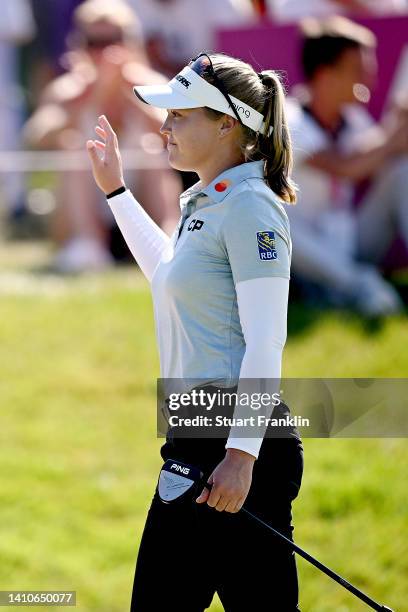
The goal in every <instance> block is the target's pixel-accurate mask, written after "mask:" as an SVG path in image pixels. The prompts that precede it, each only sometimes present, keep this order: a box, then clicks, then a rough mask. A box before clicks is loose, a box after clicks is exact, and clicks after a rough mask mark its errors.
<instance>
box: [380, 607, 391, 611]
mask: <svg viewBox="0 0 408 612" xmlns="http://www.w3.org/2000/svg"><path fill="white" fill-rule="evenodd" d="M380 610H385V612H394V610H391V608H387V606H381V608H380Z"/></svg>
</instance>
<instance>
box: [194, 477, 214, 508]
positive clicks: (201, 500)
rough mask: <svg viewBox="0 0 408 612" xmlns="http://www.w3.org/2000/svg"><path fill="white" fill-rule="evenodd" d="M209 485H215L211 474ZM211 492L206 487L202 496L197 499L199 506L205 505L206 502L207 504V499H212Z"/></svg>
mask: <svg viewBox="0 0 408 612" xmlns="http://www.w3.org/2000/svg"><path fill="white" fill-rule="evenodd" d="M207 484H208V485H212V484H213V475H212V474H211V476H209V478H208V480H207ZM210 488H211V487H210ZM210 492H211V491H210V489H208V488H207V487H204V488H203V490H202V491H201V493H200V495H199V496H198V497H197V499H196V502H197V503H198V504H203V503H204V502H206V501H207V499H208V498H209V497H210Z"/></svg>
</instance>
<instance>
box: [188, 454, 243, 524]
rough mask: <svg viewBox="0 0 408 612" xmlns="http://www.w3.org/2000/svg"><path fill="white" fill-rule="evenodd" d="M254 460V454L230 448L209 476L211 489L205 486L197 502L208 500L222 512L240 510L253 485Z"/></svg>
mask: <svg viewBox="0 0 408 612" xmlns="http://www.w3.org/2000/svg"><path fill="white" fill-rule="evenodd" d="M254 462H255V457H254V456H253V455H250V454H249V453H246V452H245V451H241V450H239V449H236V448H228V449H227V452H226V455H225V458H224V459H223V460H222V461H221V463H219V464H218V465H217V467H216V468H215V470H214V471H213V473H212V474H211V476H210V477H209V478H208V481H207V482H208V483H209V484H212V489H211V491H209V490H208V489H207V488H204V489H203V491H202V493H201V495H200V496H199V497H197V499H196V502H197V503H198V504H202V503H205V502H207V503H208V505H209V506H211V507H212V508H215V509H216V510H218V511H220V512H222V511H223V510H225V511H226V512H233V513H235V512H239V510H241V507H242V505H243V504H244V502H245V500H246V497H247V495H248V492H249V489H250V487H251V482H252V469H253V466H254Z"/></svg>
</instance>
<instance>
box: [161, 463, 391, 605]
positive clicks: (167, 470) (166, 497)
mask: <svg viewBox="0 0 408 612" xmlns="http://www.w3.org/2000/svg"><path fill="white" fill-rule="evenodd" d="M203 486H204V487H206V488H207V489H208V490H209V491H211V489H212V485H211V484H208V483H207V482H205V479H204V474H203V473H202V472H201V470H200V469H199V468H197V467H195V466H192V465H189V464H187V463H182V462H180V461H177V460H173V459H168V460H167V461H166V462H165V463H164V465H163V466H162V469H161V471H160V475H159V481H158V487H157V490H158V494H159V497H160V499H161V500H162V501H163V502H164V503H167V504H168V503H174V502H179V501H181V500H182V499H185V498H186V497H188V496H189V495H188V494H190V495H191V494H192V495H193V497H194V494H195V493H197V492H198V491H199V489H200V487H203ZM240 512H243V513H244V514H247V515H248V516H250V517H251V518H252V519H253V520H255V521H257V522H258V523H260V524H261V525H263V526H264V527H266V528H267V529H269V530H270V531H272V533H274V534H275V535H276V536H278V537H279V538H282V539H283V540H284V541H285V542H286V543H287V544H288V545H289V546H290V547H291V548H292V549H293V550H294V551H295V552H297V553H298V555H300V556H301V557H303V558H304V559H306V561H309V563H311V564H312V565H314V566H315V567H317V569H319V570H320V571H322V572H324V573H325V574H326V575H327V576H329V577H330V578H332V579H333V580H335V581H336V582H338V583H339V584H341V586H343V587H344V588H345V589H347V590H348V591H350V593H353V595H355V596H356V597H358V598H359V599H361V600H362V601H364V603H366V604H367V605H368V606H370V607H371V608H372V609H373V610H377V611H382V612H393V610H392V609H391V608H388V607H387V606H383V605H381V604H379V603H377V602H376V601H374V599H371V597H369V596H368V595H366V594H365V593H363V591H360V589H358V588H357V587H355V586H353V585H352V584H350V582H348V581H347V580H345V579H344V578H342V577H341V576H339V574H336V572H334V571H333V570H331V569H330V568H329V567H327V566H326V565H324V564H323V563H321V562H320V561H318V560H317V559H315V558H314V557H312V555H310V554H309V553H307V552H306V551H305V550H303V549H302V548H300V546H298V545H297V544H295V543H294V542H292V540H289V538H287V537H286V536H285V535H283V533H280V531H278V530H277V529H274V528H273V527H272V526H271V525H269V524H268V523H266V522H265V521H263V520H262V519H260V518H259V517H258V516H256V515H255V514H252V512H250V511H249V510H247V509H246V508H245V507H244V506H242V508H241V510H240Z"/></svg>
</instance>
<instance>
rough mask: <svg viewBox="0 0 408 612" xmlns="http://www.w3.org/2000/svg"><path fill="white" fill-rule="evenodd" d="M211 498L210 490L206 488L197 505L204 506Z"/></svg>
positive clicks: (198, 498)
mask: <svg viewBox="0 0 408 612" xmlns="http://www.w3.org/2000/svg"><path fill="white" fill-rule="evenodd" d="M209 496H210V492H209V490H208V489H206V488H204V489H203V490H202V491H201V494H200V495H199V496H198V497H197V499H196V502H197V504H203V503H205V502H206V501H207V499H208V498H209Z"/></svg>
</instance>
